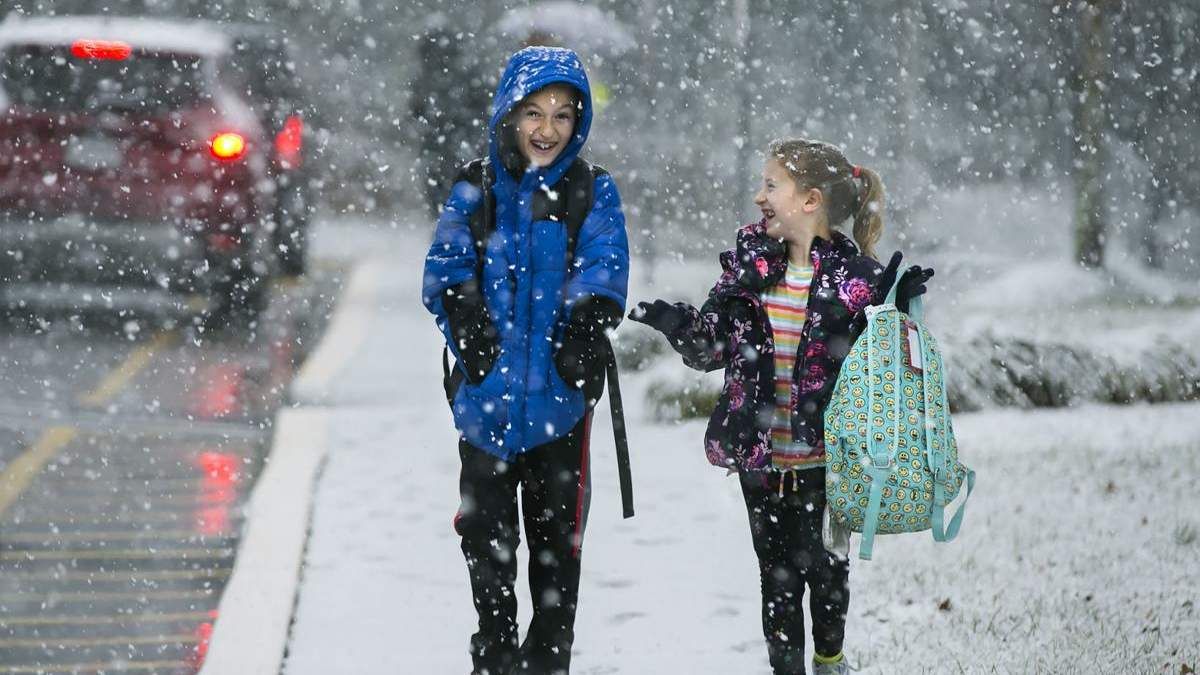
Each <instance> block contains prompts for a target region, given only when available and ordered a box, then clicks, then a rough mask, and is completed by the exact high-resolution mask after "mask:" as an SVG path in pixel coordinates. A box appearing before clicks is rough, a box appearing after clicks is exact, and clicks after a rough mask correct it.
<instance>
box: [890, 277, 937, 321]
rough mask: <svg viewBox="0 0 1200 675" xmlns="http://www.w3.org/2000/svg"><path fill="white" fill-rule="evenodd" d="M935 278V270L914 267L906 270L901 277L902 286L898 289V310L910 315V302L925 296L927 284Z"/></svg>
mask: <svg viewBox="0 0 1200 675" xmlns="http://www.w3.org/2000/svg"><path fill="white" fill-rule="evenodd" d="M932 278H933V269H932V268H930V267H921V266H920V265H913V266H912V267H910V268H908V269H907V270H904V275H903V276H901V277H900V285H899V286H898V287H897V288H896V308H897V309H899V310H900V311H901V312H904V313H905V314H908V302H909V300H912V299H913V298H915V297H917V296H919V295H925V291H926V288H925V282H927V281H929V280H930V279H932Z"/></svg>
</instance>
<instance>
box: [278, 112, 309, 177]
mask: <svg viewBox="0 0 1200 675" xmlns="http://www.w3.org/2000/svg"><path fill="white" fill-rule="evenodd" d="M303 139H304V122H303V120H301V119H300V116H299V115H291V116H289V117H288V118H287V121H286V122H284V123H283V128H282V129H280V130H279V133H278V134H275V155H276V156H277V157H278V158H279V163H280V164H281V165H282V166H283V168H285V169H294V168H296V167H298V166H300V150H301V145H302V144H303Z"/></svg>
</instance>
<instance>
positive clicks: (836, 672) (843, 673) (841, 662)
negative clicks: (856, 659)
mask: <svg viewBox="0 0 1200 675" xmlns="http://www.w3.org/2000/svg"><path fill="white" fill-rule="evenodd" d="M818 658H819V657H817V656H813V664H812V671H813V675H849V674H850V664H849V663H847V662H846V657H845V656H843V655H841V654H838V655H837V656H836V657H835V658H837V661H834V662H833V663H829V662H828V661H827V660H825V662H824V663H822V661H819V660H817V659H818Z"/></svg>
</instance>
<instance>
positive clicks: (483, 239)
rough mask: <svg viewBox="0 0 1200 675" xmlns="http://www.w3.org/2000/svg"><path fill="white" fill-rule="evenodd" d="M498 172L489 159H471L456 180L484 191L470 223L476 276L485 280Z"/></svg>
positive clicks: (494, 224) (493, 225)
mask: <svg viewBox="0 0 1200 675" xmlns="http://www.w3.org/2000/svg"><path fill="white" fill-rule="evenodd" d="M495 179H496V174H495V170H494V169H493V168H492V163H491V162H489V161H488V160H487V159H482V158H481V159H475V160H471V162H470V163H469V164H467V165H466V166H464V167H463V168H462V169H461V170H460V171H459V172H458V178H456V179H455V182H459V181H466V182H468V183H470V184H471V185H473V186H475V187H476V188H478V189H479V190H480V191H481V192H482V193H483V197H482V199H483V201H481V202H480V204H479V206H478V207H476V208H475V210H474V211H472V212H471V216H470V218H469V219H468V224H469V225H470V228H471V241H472V242H474V243H475V277H476V278H477V279H479V280H480V283H482V281H483V260H484V255H485V254H486V253H487V240H488V237H489V236H490V235H491V233H492V230H493V229H494V228H495V227H496V223H495V220H494V219H493V218H492V214H493V213H494V212H495V210H496V195H494V194H492V184H493V183H494V182H495Z"/></svg>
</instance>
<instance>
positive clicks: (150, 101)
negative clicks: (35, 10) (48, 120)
mask: <svg viewBox="0 0 1200 675" xmlns="http://www.w3.org/2000/svg"><path fill="white" fill-rule="evenodd" d="M202 61H203V58H202V57H200V56H197V55H194V54H169V53H159V52H155V53H147V52H141V51H138V50H136V49H135V50H133V53H132V54H131V55H130V56H129V57H128V58H126V59H122V60H110V59H84V58H79V57H76V56H74V55H72V54H71V51H70V48H69V47H48V46H42V45H17V46H10V47H9V48H8V49H6V50H5V52H4V54H3V67H2V70H0V86H3V88H4V92H5V94H7V96H8V99H9V102H10V103H11V104H13V105H19V106H24V107H29V108H33V109H35V110H41V111H46V112H82V111H91V110H117V111H130V112H147V113H155V112H161V111H164V110H172V109H176V108H181V107H187V106H191V105H195V104H197V103H200V102H202V101H204V100H206V99H207V98H208V96H209V87H208V86H207V84H206V81H205V80H206V75H205V71H204V69H203V67H202Z"/></svg>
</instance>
